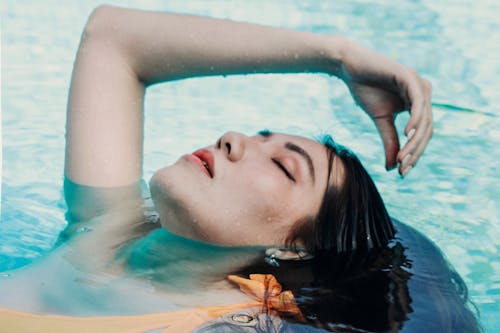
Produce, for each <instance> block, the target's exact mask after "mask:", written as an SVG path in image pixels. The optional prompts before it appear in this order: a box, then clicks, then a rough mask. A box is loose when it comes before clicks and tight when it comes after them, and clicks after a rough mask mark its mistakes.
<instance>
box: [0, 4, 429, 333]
mask: <svg viewBox="0 0 500 333" xmlns="http://www.w3.org/2000/svg"><path fill="white" fill-rule="evenodd" d="M298 72H318V73H327V74H329V75H334V76H337V77H338V78H340V79H342V80H343V81H344V82H345V83H346V84H347V86H348V87H349V89H350V91H351V93H352V95H353V97H354V99H355V100H356V102H357V103H358V104H359V105H360V106H361V107H362V108H363V109H364V110H365V111H366V112H367V113H368V114H369V116H370V117H371V118H372V119H373V121H374V123H375V125H376V127H377V129H378V130H379V132H380V135H381V137H382V141H383V143H384V148H385V152H386V168H387V169H388V170H389V169H393V168H395V167H397V166H398V169H399V173H400V174H401V175H403V176H404V175H406V174H407V173H408V172H409V171H410V169H411V168H412V166H414V165H415V163H416V162H417V160H418V158H419V157H420V155H421V154H422V152H423V150H424V148H425V146H426V145H427V143H428V141H429V139H430V137H431V135H432V116H431V105H430V97H431V96H430V95H431V88H430V84H429V82H428V81H426V80H424V79H422V78H421V77H419V76H418V75H417V74H416V73H415V72H414V71H412V70H410V69H408V68H406V67H404V66H403V65H400V64H398V63H395V62H393V61H391V60H388V59H386V58H384V57H383V56H381V55H378V54H376V53H374V52H372V51H369V50H367V49H365V48H363V47H361V46H359V45H357V44H355V43H354V42H352V41H350V40H347V39H344V38H342V37H338V36H331V35H316V34H311V33H305V32H299V31H291V30H286V29H278V28H270V27H264V26H259V25H254V24H247V23H237V22H232V21H226V20H217V19H210V18H203V17H194V16H188V15H177V14H167V13H156V12H146V11H139V10H131V9H122V8H115V7H108V6H103V7H99V8H97V9H96V10H95V11H94V12H93V13H92V15H91V17H90V18H89V21H88V23H87V25H86V27H85V31H84V33H83V36H82V40H81V44H80V48H79V50H78V54H77V58H76V61H75V65H74V72H73V77H72V83H71V89H70V96H69V103H68V114H67V142H66V164H65V197H66V202H67V204H68V221H69V224H68V227H67V229H66V230H65V231H64V232H63V233H62V234H61V239H60V240H61V242H60V243H61V245H60V246H59V248H58V249H57V251H55V252H54V253H53V254H52V255H51V256H49V257H47V258H45V259H44V260H43V261H41V262H40V263H38V264H35V265H34V266H32V267H28V268H26V269H25V270H24V272H19V273H18V274H17V275H18V276H17V277H16V279H15V281H16V283H20V282H21V283H22V282H23V281H24V282H25V283H24V285H25V286H26V288H25V291H24V296H20V295H17V294H15V293H16V292H15V291H14V289H13V288H12V286H13V284H14V282H12V283H9V281H7V282H6V283H3V285H2V286H1V287H0V288H1V289H2V292H3V294H4V295H7V297H6V298H5V299H8V300H9V302H10V303H9V304H8V305H9V307H13V308H16V309H22V310H25V311H36V312H59V313H65V314H78V315H91V314H93V315H96V314H103V313H112V314H130V313H143V312H158V311H171V310H174V309H177V308H178V307H179V306H181V307H182V306H195V305H200V304H204V305H207V304H211V305H213V304H230V303H234V302H237V301H238V300H241V301H245V300H248V299H247V298H246V297H244V296H242V295H241V294H240V293H239V292H238V291H236V290H235V288H234V287H232V286H231V285H229V284H228V282H226V281H225V279H224V277H225V275H226V274H227V273H228V272H233V271H237V270H242V269H243V268H242V267H244V266H248V263H249V262H254V261H255V260H257V261H258V260H259V258H260V257H261V253H262V251H263V249H264V250H265V249H267V253H268V255H267V257H266V258H265V259H266V260H267V262H268V263H269V262H270V263H271V266H273V265H275V264H276V263H278V262H279V261H281V260H285V259H286V260H291V259H293V260H295V259H302V260H298V261H297V262H299V263H302V262H305V261H306V259H311V258H313V261H314V260H319V259H318V258H322V259H321V260H322V261H321V262H323V263H324V260H323V259H324V258H332V256H334V257H335V258H337V259H335V260H340V259H338V258H344V257H345V256H347V257H348V259H347V260H346V261H345V262H347V263H349V264H345V267H349V269H347V268H346V270H345V271H346V272H351V271H352V270H351V268H350V267H351V266H352V265H351V264H350V263H351V262H352V260H354V259H353V258H356V255H358V254H359V253H363V254H364V255H362V257H363V258H365V257H366V258H368V257H369V258H372V257H373V258H379V255H375V256H373V255H372V254H373V253H379V252H380V251H382V252H384V249H385V248H386V247H387V245H388V243H389V241H390V240H391V239H392V238H393V236H394V228H393V224H392V221H391V219H390V218H389V216H388V214H387V211H386V210H385V207H384V205H383V202H382V200H381V198H380V196H379V194H378V192H377V190H376V188H375V185H374V184H373V182H372V180H371V179H370V177H369V176H368V174H367V173H366V171H365V170H364V168H363V167H362V166H361V164H360V162H359V161H358V160H357V158H356V157H355V156H354V155H353V154H352V153H350V152H349V151H348V150H347V149H345V148H343V147H341V146H338V145H336V144H335V143H333V142H332V140H331V139H329V138H328V137H327V138H326V140H325V142H316V141H313V140H310V139H307V138H303V137H298V136H292V135H287V134H280V133H272V132H270V131H262V132H260V133H259V134H258V135H255V136H246V135H244V134H241V133H235V132H228V133H226V134H224V135H222V136H221V137H220V138H218V139H217V140H214V142H213V144H211V145H209V146H207V147H205V148H202V149H200V150H197V151H196V152H194V153H192V154H187V155H184V156H183V157H181V158H180V159H179V160H178V161H177V162H176V163H175V164H174V165H171V166H167V167H165V168H163V169H161V170H158V171H157V172H156V173H155V174H154V176H153V177H152V179H151V180H150V183H149V188H150V195H151V199H152V201H153V204H154V209H153V210H152V212H150V211H149V209H148V208H146V209H145V208H144V207H145V203H144V197H146V198H148V197H149V195H148V194H147V189H146V187H145V186H143V185H144V184H143V183H141V181H140V179H141V175H142V141H143V118H144V114H143V100H144V93H145V89H146V87H148V86H150V85H152V84H156V83H159V82H165V81H172V80H177V79H184V78H189V77H198V76H208V75H229V74H243V73H298ZM403 110H409V111H410V114H411V115H410V119H409V121H408V124H407V125H406V128H405V134H406V135H407V136H408V141H407V143H406V144H405V145H404V147H402V148H401V149H400V147H399V142H398V135H397V132H396V129H395V127H394V117H395V116H396V114H397V113H399V112H401V111H403ZM143 192H146V194H144V193H143ZM146 201H147V200H146ZM146 206H148V204H147V203H146ZM157 219H159V222H160V223H161V227H163V229H158V224H157V223H149V221H150V220H157ZM167 231H168V232H167ZM179 236H180V237H179ZM225 246H231V247H230V248H228V247H225ZM270 246H272V247H277V248H276V249H272V248H271V249H269V247H270ZM394 251H395V250H394ZM394 251H392V250H391V251H389V252H391V253H392V252H394ZM396 252H397V251H396ZM368 254H370V255H368ZM339 256H340V257H339ZM393 257H394V258H396V259H391V258H393ZM384 258H389V259H386V260H384V261H382V264H381V262H380V261H377V260H375V261H374V260H371V259H370V260H368V259H363V260H358V259H356V260H355V261H356V262H358V263H367V264H366V265H364V264H363V265H361V264H360V265H357V267H358V268H357V269H358V271H359V267H364V268H367V267H372V266H370V265H375V266H376V267H378V268H381V267H386V266H385V265H389V266H391V265H393V261H394V260H396V261H398V260H399V261H398V262H401V260H400V259H397V258H400V256H397V255H396V256H393V255H392V254H391V255H384ZM344 259H345V258H344ZM344 259H342V260H344ZM332 260H334V259H332ZM42 262H43V265H42V264H41V263H42ZM292 262H295V261H292ZM374 262H375V264H374ZM343 265H344V264H342V265H340V266H339V267H344V266H343ZM398 265H399V264H398ZM56 267H57V269H56ZM312 267H313V268H314V269H316V270H315V272H316V271H317V268H318V267H319V266H318V265H317V264H314V265H312ZM391 267H392V266H391ZM398 267H399V266H398ZM243 270H244V269H243ZM390 271H391V270H390ZM275 274H277V273H275ZM321 274H322V273H321ZM321 274H319V275H320V276H322V275H321ZM329 274H330V273H329ZM349 274H350V273H349ZM349 274H348V275H349ZM327 275H328V274H327ZM403 275H404V274H403ZM33 276H37V279H38V281H39V283H37V284H33V283H31V280H30V279H32V277H33ZM338 276H341V275H338V274H337V275H336V277H337V278H338ZM349 276H350V275H349ZM400 280H401V281H403V282H404V281H406V280H407V278H406V277H403V278H401V279H400ZM13 281H14V280H13ZM325 281H330V282H331V278H325ZM384 281H385V280H384ZM391 281H392V280H391ZM330 282H329V283H330ZM384 283H385V282H384ZM292 284H293V283H292ZM292 284H291V285H292ZM202 287H203V288H202ZM151 288H154V293H152V292H151ZM396 289H397V290H403V291H402V292H401V293H400V294H401V295H403V296H404V295H406V293H405V292H404V288H403V287H401V288H396ZM69 290H71V291H73V292H74V294H72V297H71V298H68V297H67V295H68V291H69ZM75 291H77V292H75ZM186 292H187V293H188V294H187V295H186ZM9 295H10V296H9ZM124 295H126V296H127V297H126V298H125V296H124ZM403 296H402V297H403ZM33 299H37V300H38V301H37V302H33ZM130 299H133V300H134V302H130ZM12 300H15V301H12ZM408 302H409V300H408V297H403V301H402V304H403V305H401V306H400V307H402V308H403V309H404V310H401V311H402V313H403V317H404V314H405V313H407V312H408V311H409V310H408ZM398 304H399V303H398ZM391 311H392V310H391ZM402 320H404V319H401V318H399V319H395V321H396V322H398V323H399V322H400V321H402ZM393 322H394V320H393V321H390V325H392V323H393ZM398 325H399V324H398ZM398 325H396V326H394V329H395V330H397V329H398V328H399V327H400V326H398Z"/></svg>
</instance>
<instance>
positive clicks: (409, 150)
mask: <svg viewBox="0 0 500 333" xmlns="http://www.w3.org/2000/svg"><path fill="white" fill-rule="evenodd" d="M422 86H423V90H425V95H426V97H425V98H424V99H423V100H421V99H419V102H416V103H413V105H412V108H411V110H410V114H411V116H410V119H409V121H408V124H407V126H406V128H405V134H406V135H407V136H408V141H407V142H406V144H405V145H404V146H403V147H402V148H401V150H400V152H399V153H398V156H397V160H398V162H400V163H401V164H405V163H403V161H405V159H406V160H408V157H407V155H408V154H412V155H415V151H416V150H417V148H418V147H419V146H420V145H421V143H422V140H425V143H427V141H428V140H429V139H430V136H427V134H428V131H429V129H430V130H431V131H432V106H431V100H430V92H431V89H432V88H431V86H430V83H428V81H425V80H422ZM423 90H422V91H423ZM431 136H432V133H431ZM424 148H425V145H424Z"/></svg>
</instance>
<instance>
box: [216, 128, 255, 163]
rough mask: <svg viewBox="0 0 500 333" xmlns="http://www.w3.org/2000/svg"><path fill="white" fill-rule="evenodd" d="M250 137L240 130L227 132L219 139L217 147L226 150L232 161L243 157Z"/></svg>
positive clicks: (225, 152)
mask: <svg viewBox="0 0 500 333" xmlns="http://www.w3.org/2000/svg"><path fill="white" fill-rule="evenodd" d="M248 139H249V137H248V136H246V135H244V134H242V133H238V132H227V133H225V134H224V135H223V136H221V137H220V139H219V140H217V143H216V145H215V147H216V148H217V149H220V150H222V151H223V152H224V154H225V155H226V157H227V158H228V159H229V160H230V161H231V162H236V161H238V160H240V159H241V158H243V155H244V154H245V146H246V144H247V141H248Z"/></svg>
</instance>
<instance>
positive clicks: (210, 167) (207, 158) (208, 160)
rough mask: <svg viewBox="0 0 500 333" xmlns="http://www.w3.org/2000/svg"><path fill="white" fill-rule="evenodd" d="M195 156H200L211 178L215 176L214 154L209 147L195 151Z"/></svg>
mask: <svg viewBox="0 0 500 333" xmlns="http://www.w3.org/2000/svg"><path fill="white" fill-rule="evenodd" d="M193 155H194V156H196V157H198V158H199V159H200V160H201V162H202V163H203V166H204V167H205V168H206V169H207V171H208V174H209V176H210V178H214V176H215V173H214V171H215V170H214V155H213V154H212V152H211V151H210V150H208V149H200V150H197V151H195V152H194V153H193Z"/></svg>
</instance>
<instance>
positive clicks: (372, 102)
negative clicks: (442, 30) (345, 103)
mask: <svg viewBox="0 0 500 333" xmlns="http://www.w3.org/2000/svg"><path fill="white" fill-rule="evenodd" d="M341 61H342V65H341V66H342V68H341V73H340V74H339V77H340V78H341V79H342V80H344V82H345V83H346V84H347V86H348V87H349V90H350V91H351V94H352V96H353V98H354V99H355V101H356V102H357V104H358V105H359V106H360V107H362V108H363V110H365V112H366V113H368V115H369V116H370V117H371V118H372V119H373V121H374V122H375V126H376V127H377V129H378V131H379V133H380V136H381V138H382V141H383V143H384V149H385V157H386V164H385V167H386V169H387V170H390V169H393V168H395V167H396V166H397V164H398V163H399V173H400V174H401V175H402V176H405V175H406V174H407V173H408V172H409V171H410V170H411V168H412V167H413V166H415V164H416V162H417V160H418V158H419V157H420V155H421V154H422V152H423V151H424V149H425V147H426V145H427V143H428V142H429V140H430V138H431V136H432V132H433V129H432V108H431V94H432V87H431V84H430V82H429V81H427V80H425V79H423V78H422V77H420V76H419V75H418V74H417V73H416V72H415V71H414V70H412V69H410V68H408V67H405V66H403V65H401V64H399V63H397V62H394V61H392V60H390V59H387V58H385V57H384V56H382V55H380V54H377V53H375V52H373V51H371V50H368V49H366V48H364V47H362V46H360V45H358V44H355V43H354V42H351V41H346V45H345V48H344V52H343V56H342V59H341ZM404 110H408V111H410V119H409V121H408V123H407V125H406V127H405V130H404V133H405V135H406V136H407V137H408V141H407V142H406V144H405V145H404V147H403V148H401V149H400V146H399V139H398V134H397V131H396V128H395V126H394V119H395V117H396V115H397V114H398V113H399V112H402V111H404Z"/></svg>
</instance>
